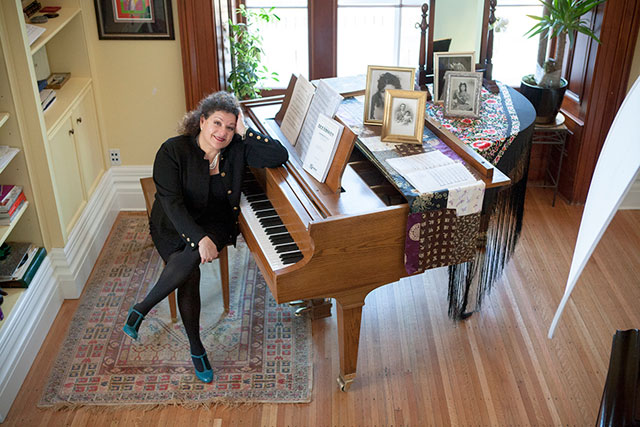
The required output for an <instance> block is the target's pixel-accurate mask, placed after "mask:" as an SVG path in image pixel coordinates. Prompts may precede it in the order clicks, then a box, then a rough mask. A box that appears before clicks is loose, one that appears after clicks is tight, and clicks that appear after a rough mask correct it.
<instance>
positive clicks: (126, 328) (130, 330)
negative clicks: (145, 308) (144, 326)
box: [122, 306, 144, 340]
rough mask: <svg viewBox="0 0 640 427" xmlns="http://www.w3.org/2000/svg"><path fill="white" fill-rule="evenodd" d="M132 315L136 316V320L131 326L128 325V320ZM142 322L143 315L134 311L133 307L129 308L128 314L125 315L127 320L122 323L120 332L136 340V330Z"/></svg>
mask: <svg viewBox="0 0 640 427" xmlns="http://www.w3.org/2000/svg"><path fill="white" fill-rule="evenodd" d="M133 314H136V315H137V316H138V318H137V319H136V321H135V323H134V324H133V325H129V318H130V317H131V316H132V315H133ZM143 320H144V315H143V314H142V313H140V312H139V311H138V310H136V309H135V308H133V306H131V308H130V309H129V314H127V320H126V321H125V322H124V326H123V327H122V330H123V331H124V333H125V334H127V335H129V336H130V337H131V338H133V339H134V340H137V339H138V329H139V328H140V324H141V323H142V321H143Z"/></svg>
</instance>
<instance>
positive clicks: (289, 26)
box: [245, 0, 309, 88]
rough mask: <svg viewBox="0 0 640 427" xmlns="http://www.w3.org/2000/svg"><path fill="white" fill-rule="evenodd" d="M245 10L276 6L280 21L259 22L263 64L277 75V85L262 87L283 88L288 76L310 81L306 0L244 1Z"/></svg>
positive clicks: (274, 83) (269, 81)
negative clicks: (293, 75)
mask: <svg viewBox="0 0 640 427" xmlns="http://www.w3.org/2000/svg"><path fill="white" fill-rule="evenodd" d="M245 3H246V7H247V9H254V10H259V9H261V8H264V9H268V8H270V7H271V6H276V9H275V10H274V12H275V14H276V15H278V17H279V18H280V21H274V22H269V23H261V24H260V25H259V28H260V34H262V38H263V48H264V51H265V55H264V60H263V65H265V66H266V67H267V69H268V70H269V71H270V72H276V73H278V75H279V79H278V80H280V81H279V82H276V81H272V80H267V81H266V82H265V84H264V85H265V87H270V88H280V87H286V86H287V84H288V83H289V78H290V77H291V73H296V74H302V75H303V76H305V77H306V78H309V41H308V40H309V29H308V28H309V25H308V13H307V0H283V1H279V2H277V4H274V2H273V1H267V0H246V2H245Z"/></svg>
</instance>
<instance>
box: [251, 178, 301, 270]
mask: <svg viewBox="0 0 640 427" xmlns="http://www.w3.org/2000/svg"><path fill="white" fill-rule="evenodd" d="M240 209H241V211H242V216H243V217H244V219H245V220H246V222H247V225H248V226H249V228H250V229H251V231H252V232H253V235H254V237H255V238H256V240H257V242H258V245H259V246H260V249H261V250H262V253H263V254H264V255H265V257H266V258H267V262H268V263H269V267H271V269H272V270H274V271H275V270H278V269H281V268H284V267H286V266H288V265H290V264H295V263H296V262H298V261H300V260H301V259H302V258H303V255H302V252H300V248H298V245H296V243H295V242H294V240H293V238H292V237H291V235H290V234H289V232H288V231H287V228H286V227H285V225H284V224H283V223H282V220H281V219H280V217H279V216H278V213H277V212H276V210H275V209H274V208H273V205H272V204H271V202H270V201H269V199H268V198H267V196H266V195H265V194H264V193H263V192H262V189H260V187H258V185H257V183H256V184H255V185H251V183H247V182H245V185H244V188H243V192H242V194H241V195H240Z"/></svg>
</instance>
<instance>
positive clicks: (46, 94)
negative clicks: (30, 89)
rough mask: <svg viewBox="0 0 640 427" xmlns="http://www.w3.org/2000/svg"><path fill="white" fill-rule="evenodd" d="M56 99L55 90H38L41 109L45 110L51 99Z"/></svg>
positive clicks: (51, 101) (51, 102)
mask: <svg viewBox="0 0 640 427" xmlns="http://www.w3.org/2000/svg"><path fill="white" fill-rule="evenodd" d="M55 100H56V91H55V90H53V89H42V90H41V91H40V105H41V106H42V111H47V108H49V106H50V105H51V104H53V101H55Z"/></svg>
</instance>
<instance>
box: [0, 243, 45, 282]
mask: <svg viewBox="0 0 640 427" xmlns="http://www.w3.org/2000/svg"><path fill="white" fill-rule="evenodd" d="M2 251H4V252H5V254H6V257H5V258H4V259H3V260H0V286H1V287H3V288H26V287H28V286H29V284H30V283H31V281H32V280H33V277H34V276H35V275H36V272H37V271H38V268H39V267H40V264H42V261H43V260H44V259H45V258H46V256H47V251H46V249H45V248H39V247H37V246H36V245H34V244H33V243H23V242H5V243H4V244H3V245H2V247H1V248H0V252H2Z"/></svg>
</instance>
